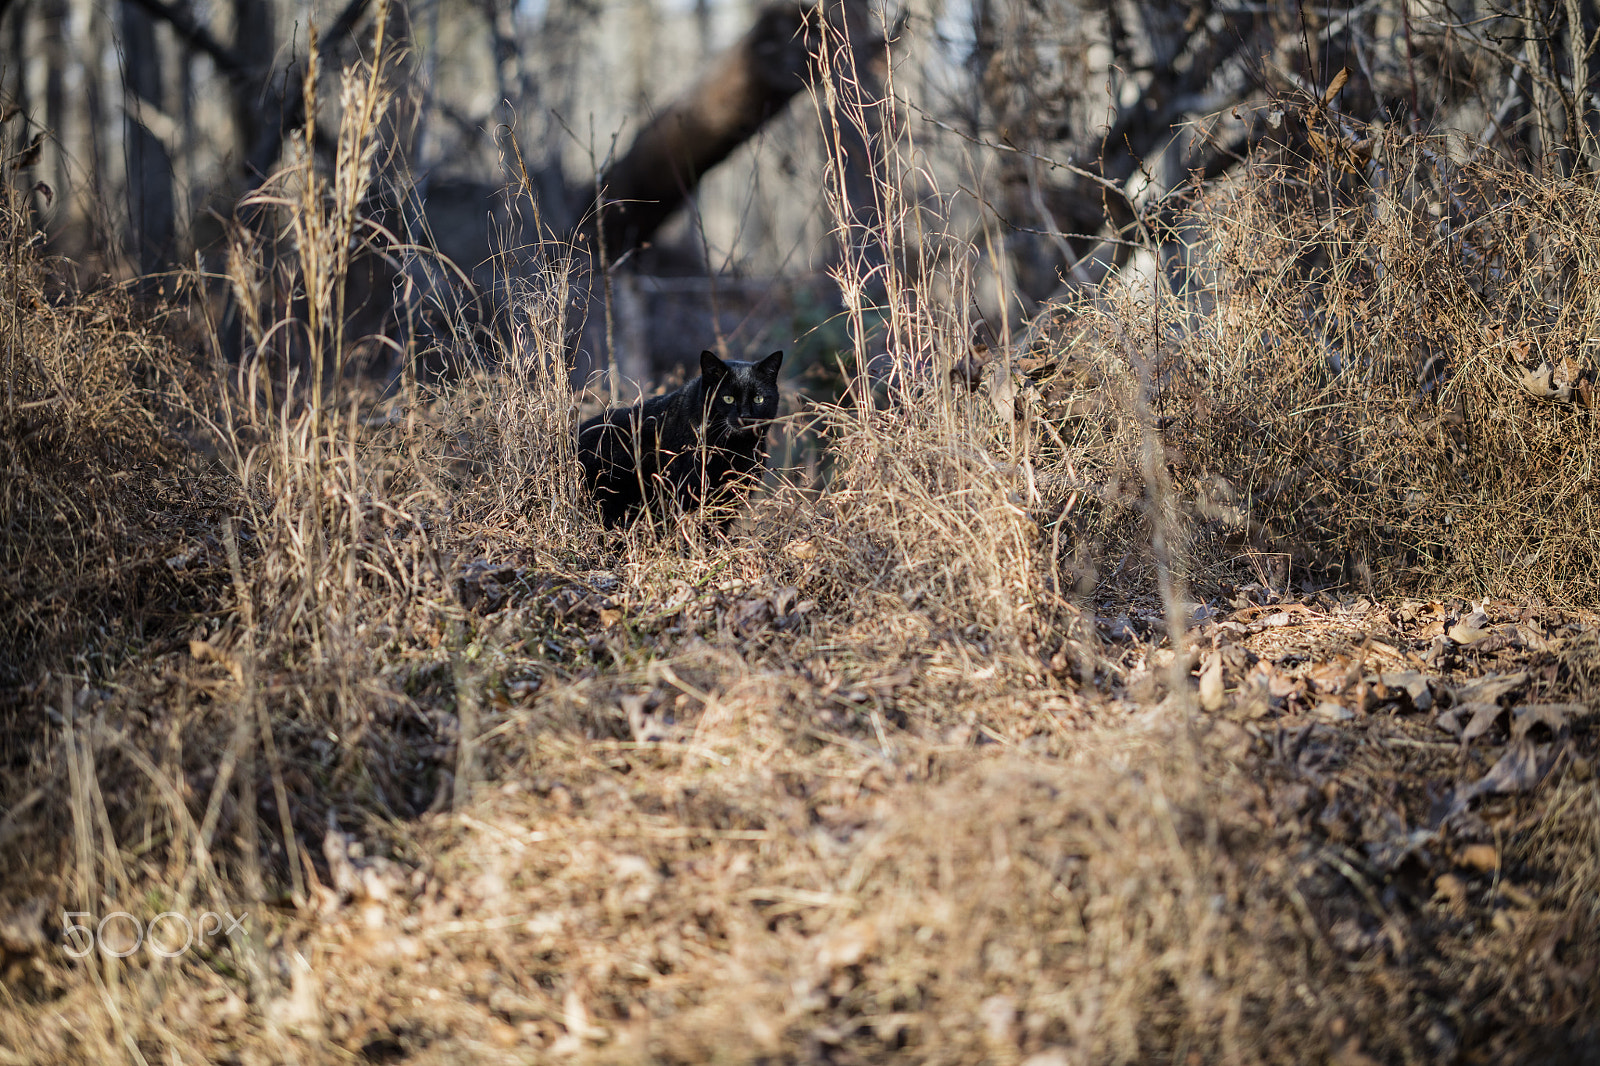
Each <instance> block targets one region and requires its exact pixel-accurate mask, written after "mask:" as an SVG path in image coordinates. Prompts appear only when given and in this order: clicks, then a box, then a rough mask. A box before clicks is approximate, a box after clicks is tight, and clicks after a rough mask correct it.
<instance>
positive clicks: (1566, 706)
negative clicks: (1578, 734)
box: [1511, 703, 1587, 740]
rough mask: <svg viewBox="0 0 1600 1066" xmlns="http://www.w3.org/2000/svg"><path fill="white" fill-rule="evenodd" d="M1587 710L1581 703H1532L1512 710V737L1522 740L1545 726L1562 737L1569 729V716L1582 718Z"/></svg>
mask: <svg viewBox="0 0 1600 1066" xmlns="http://www.w3.org/2000/svg"><path fill="white" fill-rule="evenodd" d="M1585 710H1587V708H1585V707H1584V705H1583V704H1581V703H1530V704H1526V705H1524V706H1521V707H1515V708H1512V711H1511V714H1512V721H1511V736H1512V738H1513V739H1516V740H1521V739H1522V738H1523V737H1525V736H1527V735H1528V730H1530V729H1532V728H1533V727H1534V726H1536V725H1543V726H1545V727H1547V728H1548V729H1549V730H1550V732H1551V733H1554V734H1555V735H1556V736H1561V735H1563V734H1564V733H1565V732H1566V731H1567V728H1568V724H1567V716H1568V715H1572V716H1574V717H1577V716H1581V715H1582V714H1583V712H1584V711H1585Z"/></svg>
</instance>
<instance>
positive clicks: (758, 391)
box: [700, 352, 783, 443]
mask: <svg viewBox="0 0 1600 1066" xmlns="http://www.w3.org/2000/svg"><path fill="white" fill-rule="evenodd" d="M782 364H783V353H782V352H773V353H772V354H771V355H769V356H767V357H766V358H765V359H763V360H761V361H760V362H759V363H742V362H739V361H738V360H735V359H729V360H722V359H718V358H717V356H716V353H715V352H701V353H700V379H701V381H702V382H703V383H704V395H705V402H706V435H707V437H709V438H710V439H711V440H712V441H713V442H716V443H721V442H724V441H728V440H730V439H733V438H739V439H743V440H745V441H749V440H751V439H753V438H755V437H758V436H760V435H761V434H763V433H765V432H766V430H767V423H768V422H770V421H771V420H772V419H773V418H775V417H776V416H777V414H778V368H779V367H780V366H781V365H782Z"/></svg>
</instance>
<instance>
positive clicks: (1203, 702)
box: [1200, 652, 1224, 711]
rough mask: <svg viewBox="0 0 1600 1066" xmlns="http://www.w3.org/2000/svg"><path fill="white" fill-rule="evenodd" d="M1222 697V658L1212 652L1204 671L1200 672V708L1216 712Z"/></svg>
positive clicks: (1220, 704)
mask: <svg viewBox="0 0 1600 1066" xmlns="http://www.w3.org/2000/svg"><path fill="white" fill-rule="evenodd" d="M1223 695H1224V693H1223V683H1222V656H1220V655H1218V654H1216V653H1215V652H1212V653H1211V656H1210V661H1209V662H1208V663H1207V664H1206V666H1205V669H1203V670H1201V671H1200V706H1201V707H1204V708H1205V709H1206V710H1208V711H1215V710H1218V709H1219V708H1220V707H1221V706H1222V703H1223Z"/></svg>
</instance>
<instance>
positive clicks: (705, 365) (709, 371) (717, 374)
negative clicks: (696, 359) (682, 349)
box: [700, 352, 728, 381]
mask: <svg viewBox="0 0 1600 1066" xmlns="http://www.w3.org/2000/svg"><path fill="white" fill-rule="evenodd" d="M727 372H728V364H727V363H724V362H723V361H722V360H721V359H718V358H717V353H716V352H701V353H700V376H701V377H703V378H705V379H706V380H707V381H721V380H722V378H723V376H724V375H725V374H727Z"/></svg>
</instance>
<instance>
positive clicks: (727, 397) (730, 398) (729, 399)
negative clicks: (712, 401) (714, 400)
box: [722, 396, 733, 403]
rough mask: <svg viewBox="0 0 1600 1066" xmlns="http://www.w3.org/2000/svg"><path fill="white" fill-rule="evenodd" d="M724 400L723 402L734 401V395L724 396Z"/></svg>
mask: <svg viewBox="0 0 1600 1066" xmlns="http://www.w3.org/2000/svg"><path fill="white" fill-rule="evenodd" d="M722 402H723V403H732V402H733V397H732V396H724V397H723V398H722Z"/></svg>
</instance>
